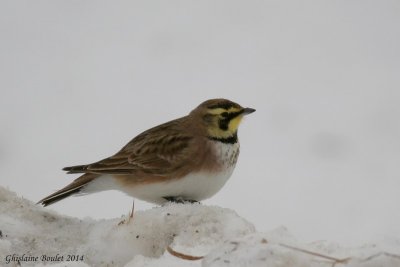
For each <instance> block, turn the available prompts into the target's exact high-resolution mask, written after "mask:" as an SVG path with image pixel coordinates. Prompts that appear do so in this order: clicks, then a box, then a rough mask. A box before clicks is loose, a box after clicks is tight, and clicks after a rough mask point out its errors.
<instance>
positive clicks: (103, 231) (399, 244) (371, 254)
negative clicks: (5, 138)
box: [0, 187, 400, 267]
mask: <svg viewBox="0 0 400 267" xmlns="http://www.w3.org/2000/svg"><path fill="white" fill-rule="evenodd" d="M121 222H122V223H121ZM0 231H1V234H0V265H1V266H16V262H11V263H9V264H7V262H6V258H7V256H8V255H17V256H22V255H24V254H25V256H32V257H38V261H36V262H32V261H29V262H28V261H27V262H24V261H22V262H21V266H53V267H55V266H58V267H61V266H76V267H87V266H125V267H133V266H135V267H142V266H155V267H157V266H160V267H161V266H163V267H168V266H171V267H176V266H203V267H211V266H212V267H215V266H241V267H242V266H252V267H257V266H269V267H284V266H296V267H301V266H307V267H312V266H332V263H333V262H334V261H332V260H330V259H328V258H323V257H319V256H314V255H311V254H309V253H306V252H304V251H299V250H298V249H302V250H307V251H310V252H316V253H319V254H323V255H326V256H330V257H333V258H336V259H341V260H343V259H346V258H350V259H349V260H347V261H342V262H340V263H337V264H336V265H335V266H351V267H361V266H362V267H364V266H365V267H369V266H371V267H372V266H385V267H391V266H393V267H394V266H396V267H398V266H400V256H399V255H398V254H399V252H400V241H399V240H392V241H391V242H389V241H388V242H387V244H385V246H383V245H375V244H370V245H364V246H362V247H359V248H344V247H341V246H339V245H336V244H331V243H328V242H315V243H312V244H303V243H301V242H299V241H297V240H296V239H295V238H294V237H293V236H291V235H290V233H289V232H288V231H287V230H286V229H285V228H284V227H280V228H278V229H276V230H273V231H270V232H268V233H258V232H256V231H255V229H254V226H253V225H252V224H251V223H249V222H247V221H246V220H245V219H243V218H241V217H239V216H238V215H237V214H236V213H235V212H234V211H232V210H229V209H223V208H220V207H213V206H204V205H200V204H186V205H183V204H171V205H167V206H164V207H157V208H154V209H151V210H146V211H138V212H135V214H134V219H133V220H130V221H128V216H125V217H124V218H118V219H112V220H92V219H89V218H88V219H84V220H79V219H75V218H70V217H66V216H62V215H59V214H57V213H55V212H52V211H49V210H48V209H45V208H42V207H40V206H37V205H35V204H34V203H32V202H31V201H28V200H25V199H23V198H20V197H18V196H17V195H16V194H15V193H12V192H10V191H9V190H7V189H5V188H2V187H0ZM168 245H169V246H170V247H172V248H173V249H174V250H175V251H178V252H180V253H184V254H188V255H191V256H205V257H204V259H202V260H198V261H187V260H183V259H180V258H177V257H175V256H172V255H171V254H169V252H167V251H166V247H167V246H168ZM42 255H46V256H48V257H56V256H57V255H58V256H59V257H61V256H62V257H63V260H62V261H51V260H47V261H42V259H41V257H42ZM67 255H78V256H83V261H77V262H68V261H66V257H67ZM9 258H10V256H9Z"/></svg>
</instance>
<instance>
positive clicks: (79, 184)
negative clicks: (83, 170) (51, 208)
mask: <svg viewBox="0 0 400 267" xmlns="http://www.w3.org/2000/svg"><path fill="white" fill-rule="evenodd" d="M97 176H98V175H95V174H90V173H87V174H84V175H82V176H80V177H79V178H77V179H75V180H74V181H73V182H72V183H70V184H69V185H67V186H66V187H64V188H62V189H60V190H58V191H57V192H55V193H53V194H51V195H49V196H47V197H45V198H43V199H42V200H40V201H39V202H38V203H37V204H42V205H43V206H45V207H46V206H48V205H51V204H54V203H56V202H58V201H60V200H62V199H64V198H66V197H69V196H72V195H75V194H77V193H80V192H81V190H82V189H83V188H84V187H85V186H86V185H87V184H88V183H90V182H91V181H93V179H95V178H96V177H97Z"/></svg>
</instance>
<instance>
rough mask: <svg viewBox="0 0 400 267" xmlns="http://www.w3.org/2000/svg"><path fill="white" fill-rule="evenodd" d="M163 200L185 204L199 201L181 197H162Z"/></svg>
mask: <svg viewBox="0 0 400 267" xmlns="http://www.w3.org/2000/svg"><path fill="white" fill-rule="evenodd" d="M164 199H165V200H167V201H169V202H173V203H179V204H186V203H191V204H193V203H199V202H198V201H197V200H193V199H184V198H183V197H164Z"/></svg>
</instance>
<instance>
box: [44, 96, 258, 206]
mask: <svg viewBox="0 0 400 267" xmlns="http://www.w3.org/2000/svg"><path fill="white" fill-rule="evenodd" d="M254 111H255V109H253V108H243V107H242V106H240V105H239V104H237V103H235V102H232V101H230V100H228V99H224V98H217V99H209V100H206V101H204V102H203V103H201V104H200V105H199V106H197V107H196V108H195V109H193V110H192V111H191V112H190V113H189V114H188V115H186V116H184V117H181V118H178V119H175V120H172V121H169V122H166V123H163V124H160V125H158V126H155V127H153V128H150V129H148V130H146V131H144V132H142V133H141V134H139V135H137V136H136V137H135V138H133V139H132V140H131V141H130V142H128V143H127V144H126V145H125V146H124V147H122V149H121V150H119V151H118V152H117V153H116V154H114V155H113V156H111V157H108V158H105V159H103V160H100V161H97V162H94V163H91V164H87V165H77V166H71V167H65V168H63V170H64V171H66V172H67V174H80V175H81V176H79V177H78V178H77V179H75V180H73V181H72V182H71V183H70V184H68V185H67V186H65V187H64V188H62V189H60V190H58V191H56V192H55V193H53V194H51V195H49V196H47V197H45V198H43V199H42V200H40V201H39V202H38V204H42V205H43V206H48V205H51V204H53V203H56V202H58V201H60V200H62V199H65V198H67V197H69V196H72V195H75V196H78V195H86V194H91V193H96V192H101V191H105V190H119V191H122V192H124V193H126V194H127V195H129V196H132V197H133V198H136V199H140V200H144V201H146V202H150V203H154V204H157V205H162V204H164V203H166V202H179V203H183V202H200V201H202V200H204V199H208V198H210V197H212V196H213V195H215V194H216V193H217V192H218V191H219V190H220V189H221V188H222V187H223V186H224V185H225V183H226V182H227V180H228V179H229V178H230V176H231V175H232V172H233V170H234V168H235V166H236V162H237V159H238V156H239V150H240V149H239V148H240V146H239V140H238V127H239V124H240V122H241V121H242V119H243V117H244V116H246V115H248V114H250V113H253V112H254Z"/></svg>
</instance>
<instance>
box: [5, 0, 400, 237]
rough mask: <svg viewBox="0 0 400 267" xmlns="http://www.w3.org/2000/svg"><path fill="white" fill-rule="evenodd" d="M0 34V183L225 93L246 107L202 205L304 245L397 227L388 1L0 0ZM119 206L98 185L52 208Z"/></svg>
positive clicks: (393, 10)
mask: <svg viewBox="0 0 400 267" xmlns="http://www.w3.org/2000/svg"><path fill="white" fill-rule="evenodd" d="M0 38H1V40H0V90H1V91H0V92H1V96H0V123H1V124H0V125H1V126H0V127H1V128H0V129H1V131H0V185H3V186H6V187H8V188H9V189H11V190H13V191H15V192H17V193H18V194H20V195H21V196H23V197H25V198H28V199H30V200H33V201H38V200H39V199H41V198H42V197H44V196H46V195H48V194H50V193H52V192H54V191H55V190H57V189H59V188H61V187H63V186H64V185H66V184H68V183H69V182H71V181H72V180H73V179H74V178H76V176H74V175H66V174H64V173H63V172H62V171H61V168H62V167H65V166H69V165H75V164H86V163H91V162H94V161H97V160H99V159H102V158H104V157H107V156H110V155H111V154H113V153H115V152H116V151H118V150H119V149H120V148H121V147H122V146H123V145H124V144H125V143H127V142H128V141H129V140H130V139H132V138H133V137H134V136H135V135H137V134H139V133H140V132H142V131H144V130H146V129H147V128H149V127H152V126H155V125H157V124H159V123H162V122H165V121H168V120H171V119H174V118H176V117H179V116H183V115H185V114H187V113H188V112H189V111H190V110H191V109H193V108H194V107H195V106H197V105H198V104H199V103H200V102H202V101H204V100H206V99H208V98H215V97H225V98H229V99H231V100H233V101H236V102H238V103H240V104H241V105H243V106H248V107H253V108H256V109H257V112H256V113H253V114H252V115H250V116H249V117H248V118H246V120H245V121H244V122H243V124H242V125H241V128H240V133H239V135H240V140H241V156H240V158H239V163H238V165H237V167H236V170H235V172H234V174H233V176H232V178H231V180H230V181H229V182H228V183H227V185H226V186H225V187H224V188H223V190H221V191H220V192H219V193H218V194H217V195H216V196H215V197H213V198H212V199H210V200H207V201H205V202H204V204H207V205H218V206H222V207H228V208H232V209H234V210H235V211H237V212H238V214H239V215H241V216H243V217H244V218H246V219H248V220H249V221H251V222H253V223H254V224H255V225H256V227H257V229H258V230H259V231H267V230H270V229H272V228H275V227H277V226H280V225H285V226H286V227H288V229H289V230H290V231H291V232H293V233H294V234H295V235H296V236H297V237H299V238H302V239H305V240H308V241H313V240H319V239H329V240H331V241H337V242H345V243H356V244H360V243H361V242H365V241H371V240H379V239H381V238H385V237H399V236H400V227H399V225H400V212H399V204H400V177H399V174H400V162H399V161H400V141H399V136H400V119H399V115H400V107H399V101H400V91H399V90H400V88H399V85H400V49H399V47H400V2H399V1H396V0H393V1H362V0H359V1H355V0H353V1H347V0H346V1H345V0H342V1H232V0H230V1H215V0H212V1H211V0H210V1H188V0H184V1H183V0H182V1H175V0H170V1H162V0H156V1H107V2H106V1H104V2H103V1H94V0H87V1H76V0H68V1H67V0H64V1H1V2H0ZM130 207H131V198H129V197H127V196H124V195H123V194H122V193H119V192H104V193H98V194H95V195H90V196H85V197H78V198H69V199H66V200H65V201H62V202H60V203H58V204H55V205H54V206H51V207H49V208H50V209H54V210H56V211H58V212H59V213H63V214H68V215H71V216H78V217H85V216H91V217H95V218H110V217H119V216H120V215H121V214H125V213H127V212H128V210H129V209H130ZM151 207H152V205H150V204H146V203H144V202H140V201H136V208H137V209H148V208H151Z"/></svg>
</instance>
